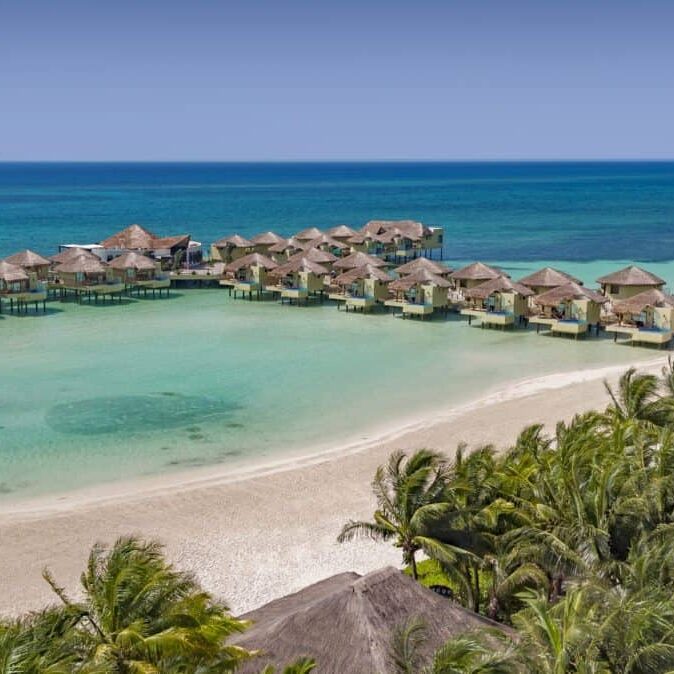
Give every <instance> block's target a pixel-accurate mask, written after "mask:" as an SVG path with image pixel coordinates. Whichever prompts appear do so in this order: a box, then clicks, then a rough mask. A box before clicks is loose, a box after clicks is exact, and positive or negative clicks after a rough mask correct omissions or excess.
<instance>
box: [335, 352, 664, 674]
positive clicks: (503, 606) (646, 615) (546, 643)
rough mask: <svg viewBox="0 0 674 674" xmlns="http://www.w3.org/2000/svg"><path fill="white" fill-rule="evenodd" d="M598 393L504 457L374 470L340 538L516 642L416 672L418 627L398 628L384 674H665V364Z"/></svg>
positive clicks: (408, 462)
mask: <svg viewBox="0 0 674 674" xmlns="http://www.w3.org/2000/svg"><path fill="white" fill-rule="evenodd" d="M607 394H608V398H609V404H608V406H607V407H606V409H604V410H603V411H594V412H588V413H585V414H580V415H578V416H576V417H574V418H573V419H572V420H570V421H568V422H559V423H558V424H557V427H556V429H555V431H554V433H552V434H550V435H548V434H546V433H545V431H544V429H543V428H542V427H541V426H540V425H534V426H530V427H528V428H525V429H524V430H523V431H522V432H521V433H520V435H519V437H518V438H517V440H516V442H515V443H514V444H513V446H511V447H510V448H508V449H507V450H505V451H500V452H497V451H496V450H495V448H494V447H491V446H488V447H481V448H479V449H477V450H476V451H473V452H471V453H467V452H466V451H465V448H463V447H460V448H459V450H458V451H457V453H456V456H455V458H454V459H453V460H452V461H447V460H445V459H444V458H443V457H442V456H440V455H438V454H436V453H434V452H429V451H427V450H420V451H417V452H414V453H412V454H411V455H409V456H406V455H405V454H403V453H400V452H397V453H395V454H394V455H393V456H392V457H391V459H390V460H389V462H388V463H387V464H386V465H385V466H382V467H381V468H380V469H379V470H378V471H377V474H376V475H375V478H374V481H373V491H374V495H375V497H376V501H377V510H376V511H375V513H374V516H373V518H372V520H371V521H364V522H353V521H352V522H349V523H347V524H346V525H345V526H344V529H343V530H342V533H341V535H340V540H347V539H350V538H354V537H357V536H369V537H372V538H375V539H379V540H385V541H391V542H393V544H394V545H396V546H397V547H399V548H400V549H401V552H402V559H403V562H404V563H405V564H406V565H408V568H409V572H410V573H411V575H413V576H414V577H415V578H416V577H419V579H420V581H421V582H425V574H426V572H427V571H428V574H429V577H430V578H432V579H433V580H432V583H433V584H438V583H440V582H441V583H442V584H445V585H447V586H448V587H449V588H451V590H452V593H453V596H454V597H455V598H456V599H457V600H459V601H461V602H462V603H463V604H464V605H465V606H467V607H469V608H471V609H473V610H476V611H480V612H482V613H484V614H485V615H486V616H487V617H489V618H491V619H493V620H494V621H495V622H494V625H495V626H497V625H498V623H502V624H505V625H507V626H509V628H511V629H510V630H508V631H507V634H511V635H513V634H514V635H515V636H514V637H512V638H509V637H507V636H506V637H504V636H503V633H501V634H500V636H495V634H494V633H492V632H491V631H490V630H486V631H485V632H484V633H482V634H471V635H464V636H462V637H461V638H460V639H458V640H454V641H452V642H450V643H448V644H446V645H445V647H444V648H442V649H441V650H440V651H439V652H438V653H437V654H436V656H435V658H434V659H433V661H431V662H424V663H419V662H418V657H419V648H418V644H419V643H422V642H423V626H422V625H421V626H420V625H417V624H414V625H406V626H402V629H401V634H400V635H399V636H400V638H399V639H398V643H397V644H394V645H393V646H392V648H393V652H394V655H393V657H392V661H393V662H394V663H395V666H394V669H395V670H396V671H397V672H401V673H405V672H408V671H418V672H429V673H430V672H432V673H433V674H447V673H449V672H483V673H487V672H494V673H495V672H504V671H516V672H534V673H539V672H540V673H541V674H543V673H546V674H547V673H550V674H552V673H554V674H562V673H565V672H579V673H587V674H589V673H599V672H602V673H604V672H616V673H617V672H624V673H627V672H629V673H634V674H637V673H651V672H652V673H654V674H655V673H660V672H663V673H664V672H671V671H674V367H673V365H672V362H670V363H669V365H668V366H667V367H665V368H664V369H663V372H662V376H661V377H657V376H654V375H651V374H642V373H639V372H637V371H636V370H634V369H630V370H628V371H627V372H626V373H625V374H624V375H623V376H622V377H621V378H620V381H619V383H618V386H617V387H616V388H615V389H614V388H612V387H610V386H608V385H607ZM419 552H420V553H422V554H423V555H424V556H425V558H426V559H425V560H424V561H420V562H419V561H418V560H417V558H416V557H417V553H419ZM513 628H514V631H513Z"/></svg>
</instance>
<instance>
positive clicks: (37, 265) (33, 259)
mask: <svg viewBox="0 0 674 674" xmlns="http://www.w3.org/2000/svg"><path fill="white" fill-rule="evenodd" d="M5 262H9V263H10V264H15V265H18V266H19V267H21V269H23V270H24V271H26V272H28V273H33V274H35V276H36V277H37V278H38V279H39V280H40V281H46V280H47V277H48V275H49V267H50V266H51V261H50V260H49V259H47V258H46V257H43V256H42V255H40V254H39V253H36V252H35V251H32V250H29V249H26V250H22V251H21V252H20V253H14V255H10V256H9V257H6V258H5Z"/></svg>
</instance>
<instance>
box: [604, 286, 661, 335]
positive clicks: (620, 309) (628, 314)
mask: <svg viewBox="0 0 674 674" xmlns="http://www.w3.org/2000/svg"><path fill="white" fill-rule="evenodd" d="M613 311H614V313H615V314H616V316H617V319H618V320H617V321H616V322H614V323H611V324H609V325H607V326H606V332H612V333H613V335H614V339H616V340H617V338H618V335H624V336H626V337H628V338H629V341H630V342H631V343H632V344H654V345H657V346H664V345H665V344H667V343H669V341H670V340H671V339H672V331H673V330H674V297H672V295H667V294H665V293H664V292H662V290H659V289H657V288H651V289H650V290H644V291H643V292H641V293H639V294H638V295H634V296H633V297H630V298H628V299H626V300H620V301H618V302H614V303H613Z"/></svg>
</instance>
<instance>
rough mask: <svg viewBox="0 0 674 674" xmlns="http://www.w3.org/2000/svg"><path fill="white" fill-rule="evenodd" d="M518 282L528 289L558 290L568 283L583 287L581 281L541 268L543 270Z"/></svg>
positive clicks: (554, 270) (550, 268)
mask: <svg viewBox="0 0 674 674" xmlns="http://www.w3.org/2000/svg"><path fill="white" fill-rule="evenodd" d="M519 282H520V283H521V284H522V285H523V286H528V287H529V288H558V287H559V286H563V285H566V284H567V283H569V282H571V283H577V284H578V285H579V286H582V285H583V282H582V281H580V280H579V279H577V278H575V277H573V276H571V274H567V273H566V272H565V271H560V270H559V269H553V268H552V267H543V269H539V270H538V271H536V272H534V273H533V274H529V276H525V277H524V278H521V279H520V281H519Z"/></svg>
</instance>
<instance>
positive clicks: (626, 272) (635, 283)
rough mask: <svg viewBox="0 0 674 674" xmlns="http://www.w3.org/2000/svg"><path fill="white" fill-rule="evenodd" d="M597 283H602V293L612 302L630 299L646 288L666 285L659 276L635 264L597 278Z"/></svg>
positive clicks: (657, 287)
mask: <svg viewBox="0 0 674 674" xmlns="http://www.w3.org/2000/svg"><path fill="white" fill-rule="evenodd" d="M597 283H599V284H600V285H601V291H602V293H603V294H604V295H605V296H606V297H608V299H609V300H611V302H619V301H620V300H626V299H629V298H630V297H634V296H635V295H638V294H639V293H642V292H644V291H645V290H651V289H654V288H655V289H658V290H662V288H663V287H664V285H665V282H664V281H663V280H662V279H661V278H660V277H659V276H656V275H655V274H651V272H649V271H646V270H645V269H641V267H635V266H634V265H630V266H629V267H625V268H624V269H621V270H620V271H616V272H614V273H612V274H607V275H606V276H602V277H601V278H598V279H597Z"/></svg>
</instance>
